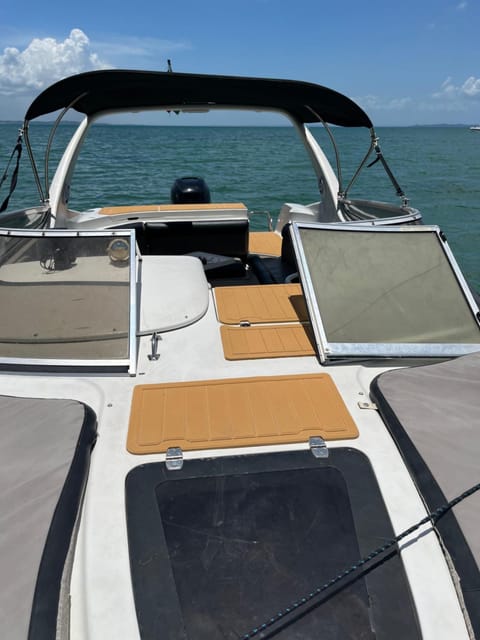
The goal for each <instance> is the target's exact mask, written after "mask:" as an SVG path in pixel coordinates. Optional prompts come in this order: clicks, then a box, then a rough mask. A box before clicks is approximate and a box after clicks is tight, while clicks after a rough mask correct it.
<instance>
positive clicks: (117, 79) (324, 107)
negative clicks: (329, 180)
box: [25, 69, 372, 128]
mask: <svg viewBox="0 0 480 640" xmlns="http://www.w3.org/2000/svg"><path fill="white" fill-rule="evenodd" d="M68 106H72V108H73V109H75V110H76V111H78V112H80V113H84V114H86V115H90V116H91V115H93V114H96V113H100V112H104V111H117V110H127V111H128V110H134V109H148V108H169V107H185V108H187V107H190V108H192V107H199V108H204V107H206V108H215V107H239V108H254V109H255V108H258V109H267V110H268V109H272V110H280V111H284V112H286V113H287V114H289V115H291V116H293V117H294V118H296V119H297V120H299V121H300V122H316V121H318V118H317V116H316V115H315V114H314V113H312V110H313V111H314V112H315V113H316V114H318V115H320V116H321V118H323V120H325V121H326V122H328V123H330V124H335V125H340V126H345V127H368V128H370V127H372V123H371V121H370V118H369V117H368V116H367V114H366V113H365V112H364V111H363V110H362V109H361V108H360V107H359V106H358V105H356V104H355V102H353V101H352V100H350V98H347V97H346V96H344V95H342V94H341V93H337V92H336V91H333V90H332V89H328V88H326V87H322V86H320V85H316V84H311V83H307V82H299V81H294V80H276V79H265V78H246V77H235V76H212V75H197V74H189V73H170V72H160V71H127V70H121V69H110V70H105V71H91V72H88V73H81V74H79V75H75V76H70V77H69V78H65V79H64V80H60V81H59V82H57V83H55V84H53V85H52V86H50V87H49V88H48V89H46V90H45V91H43V92H42V93H41V94H40V95H39V96H38V97H37V98H36V99H35V100H34V101H33V102H32V104H31V105H30V107H29V109H28V111H27V113H26V115H25V121H26V122H28V121H30V120H33V119H34V118H38V117H40V116H42V115H46V114H48V113H52V112H53V111H57V110H59V109H63V108H65V107H68Z"/></svg>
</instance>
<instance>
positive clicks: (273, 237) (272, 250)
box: [248, 231, 282, 256]
mask: <svg viewBox="0 0 480 640" xmlns="http://www.w3.org/2000/svg"><path fill="white" fill-rule="evenodd" d="M248 250H249V252H250V253H260V254H263V255H266V256H280V255H281V253H282V237H281V236H279V235H278V233H275V232H274V231H250V233H249V235H248Z"/></svg>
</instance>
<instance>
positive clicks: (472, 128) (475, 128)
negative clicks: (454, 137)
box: [470, 124, 480, 131]
mask: <svg viewBox="0 0 480 640" xmlns="http://www.w3.org/2000/svg"><path fill="white" fill-rule="evenodd" d="M470 131H480V125H478V124H476V125H473V126H472V127H470Z"/></svg>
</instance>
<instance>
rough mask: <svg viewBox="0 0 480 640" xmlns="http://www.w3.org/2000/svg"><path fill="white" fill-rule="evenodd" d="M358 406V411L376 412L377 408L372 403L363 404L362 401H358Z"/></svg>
mask: <svg viewBox="0 0 480 640" xmlns="http://www.w3.org/2000/svg"><path fill="white" fill-rule="evenodd" d="M358 406H359V407H360V409H372V410H373V411H377V409H378V407H377V405H376V404H375V403H374V402H365V400H364V401H360V402H359V403H358Z"/></svg>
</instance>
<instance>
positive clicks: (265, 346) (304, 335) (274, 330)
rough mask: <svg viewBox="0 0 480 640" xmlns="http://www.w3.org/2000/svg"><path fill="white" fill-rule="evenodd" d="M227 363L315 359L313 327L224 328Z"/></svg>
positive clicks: (222, 327)
mask: <svg viewBox="0 0 480 640" xmlns="http://www.w3.org/2000/svg"><path fill="white" fill-rule="evenodd" d="M220 335H221V337H222V346H223V353H224V355H225V358H226V360H253V359H257V358H288V357H298V356H313V355H315V349H314V347H313V336H312V334H311V328H310V326H309V325H307V326H305V325H303V324H298V323H297V324H273V325H272V324H270V325H253V326H251V327H232V326H229V325H222V326H221V327H220Z"/></svg>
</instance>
